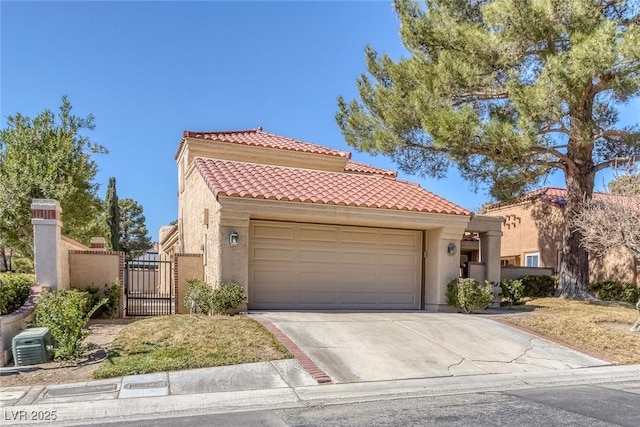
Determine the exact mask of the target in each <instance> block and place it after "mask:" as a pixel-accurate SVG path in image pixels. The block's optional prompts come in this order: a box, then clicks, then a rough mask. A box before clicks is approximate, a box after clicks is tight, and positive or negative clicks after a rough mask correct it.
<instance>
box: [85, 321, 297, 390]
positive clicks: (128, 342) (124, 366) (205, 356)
mask: <svg viewBox="0 0 640 427" xmlns="http://www.w3.org/2000/svg"><path fill="white" fill-rule="evenodd" d="M287 358H291V355H290V354H289V352H288V351H287V350H286V349H285V348H284V347H283V346H282V345H281V344H280V343H279V342H278V340H276V339H275V338H274V337H273V336H272V335H271V334H270V333H269V332H268V331H267V330H265V329H264V328H263V327H262V325H260V324H259V323H257V322H256V321H254V320H252V319H250V318H248V317H246V316H202V315H173V316H163V317H154V318H149V319H144V320H140V321H137V322H134V323H131V324H130V325H127V326H126V327H125V328H124V329H123V330H122V331H120V333H119V334H118V336H117V338H116V340H115V341H114V342H113V345H112V347H111V350H110V351H109V356H108V357H107V360H106V361H105V362H103V364H102V366H100V368H98V369H97V370H96V371H95V372H94V373H93V376H94V378H110V377H117V376H122V375H131V374H134V373H140V374H142V373H149V372H162V371H175V370H180V369H195V368H206V367H211V366H224V365H235V364H239V363H250V362H262V361H268V360H276V359H287Z"/></svg>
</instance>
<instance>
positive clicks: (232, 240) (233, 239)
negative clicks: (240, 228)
mask: <svg viewBox="0 0 640 427" xmlns="http://www.w3.org/2000/svg"><path fill="white" fill-rule="evenodd" d="M229 244H230V245H231V246H238V232H237V231H232V232H231V234H229Z"/></svg>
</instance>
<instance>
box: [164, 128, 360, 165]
mask: <svg viewBox="0 0 640 427" xmlns="http://www.w3.org/2000/svg"><path fill="white" fill-rule="evenodd" d="M182 136H183V138H182V141H180V145H179V146H178V150H177V151H176V158H177V155H178V153H179V152H180V149H181V148H182V146H183V145H184V138H196V139H203V140H211V141H220V142H229V143H234V144H242V145H253V146H257V147H267V148H277V149H280V150H290V151H302V152H305V153H314V154H324V155H328V156H339V157H346V158H347V159H349V158H351V153H350V152H348V151H341V150H336V149H333V148H329V147H323V146H322V145H317V144H312V143H310V142H304V141H299V140H297V139H293V138H287V137H286V136H280V135H276V134H274V133H270V132H265V131H263V130H262V128H257V129H248V130H233V131H212V132H194V131H188V130H187V131H184V132H183V134H182Z"/></svg>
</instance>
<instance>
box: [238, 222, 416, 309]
mask: <svg viewBox="0 0 640 427" xmlns="http://www.w3.org/2000/svg"><path fill="white" fill-rule="evenodd" d="M421 254H422V232H421V231H415V230H399V229H389V228H368V227H351V226H342V225H324V224H307V223H293V222H279V221H256V220H252V221H251V222H250V225H249V286H248V288H249V303H248V304H249V309H254V310H256V309H257V310H277V309H286V310H418V309H420V295H421V283H422V257H421Z"/></svg>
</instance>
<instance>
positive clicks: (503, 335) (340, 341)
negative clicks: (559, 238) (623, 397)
mask: <svg viewBox="0 0 640 427" xmlns="http://www.w3.org/2000/svg"><path fill="white" fill-rule="evenodd" d="M260 314H261V316H262V317H264V318H266V319H267V320H269V321H271V322H273V323H274V324H275V326H277V327H278V328H279V329H280V330H281V331H282V332H284V333H285V334H286V335H287V336H288V337H289V338H290V339H291V340H292V341H293V342H294V343H296V344H297V345H298V347H300V348H301V349H302V350H303V351H304V352H305V353H306V354H307V355H308V356H309V357H310V358H311V359H312V360H313V361H314V362H315V363H316V364H317V365H318V366H319V367H320V368H321V369H322V370H324V371H325V372H326V373H327V374H328V375H329V376H330V377H331V379H332V380H333V381H334V382H335V383H346V382H360V381H381V380H394V379H408V378H426V377H441V376H460V375H478V374H497V373H518V372H528V371H545V370H554V369H567V368H580V367H587V366H601V365H606V364H608V363H607V362H605V361H603V360H599V359H596V358H593V357H591V356H587V355H585V354H582V353H579V352H577V351H574V350H571V349H569V348H566V347H563V346H561V345H558V344H555V343H552V342H550V341H547V340H544V339H540V338H537V337H535V336H533V335H529V334H527V333H524V332H522V331H520V330H518V329H514V328H511V327H509V326H506V325H504V324H502V323H500V322H496V321H494V320H491V319H490V318H488V317H483V316H470V315H463V314H453V313H300V312H268V313H260Z"/></svg>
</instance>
